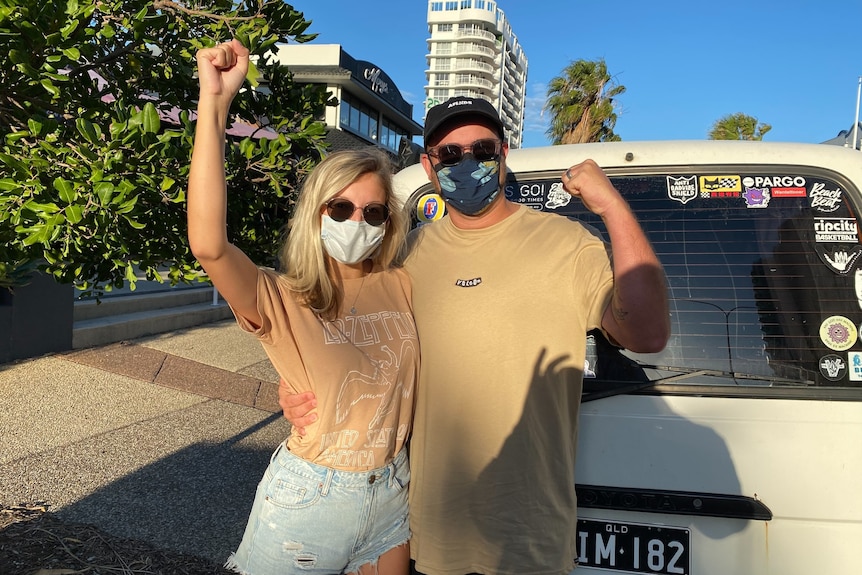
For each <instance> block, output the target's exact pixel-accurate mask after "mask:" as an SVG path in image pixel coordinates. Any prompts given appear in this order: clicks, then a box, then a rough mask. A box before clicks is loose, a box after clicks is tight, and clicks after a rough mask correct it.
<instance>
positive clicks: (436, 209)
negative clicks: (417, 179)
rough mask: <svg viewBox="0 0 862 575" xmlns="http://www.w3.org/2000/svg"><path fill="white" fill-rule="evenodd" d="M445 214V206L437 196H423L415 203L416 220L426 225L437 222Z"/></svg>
mask: <svg viewBox="0 0 862 575" xmlns="http://www.w3.org/2000/svg"><path fill="white" fill-rule="evenodd" d="M445 213H446V204H445V203H443V198H441V197H440V195H439V194H425V195H424V196H422V197H421V198H419V201H418V202H417V203H416V219H417V220H419V222H420V223H423V224H427V223H429V222H433V221H435V220H439V219H440V218H442V217H443V214H445Z"/></svg>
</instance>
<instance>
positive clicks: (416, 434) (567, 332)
mask: <svg viewBox="0 0 862 575" xmlns="http://www.w3.org/2000/svg"><path fill="white" fill-rule="evenodd" d="M424 138H425V142H424V143H425V154H423V155H422V165H423V166H424V168H425V171H426V172H427V173H428V177H429V179H430V180H431V182H433V184H434V185H435V187H436V188H437V191H438V193H440V195H441V196H442V197H443V199H444V201H445V202H446V205H447V206H448V210H447V216H446V217H444V218H443V219H441V220H439V221H437V222H433V223H431V224H427V225H424V226H422V227H420V228H418V229H417V230H416V231H415V232H414V234H413V235H412V237H411V241H410V245H409V249H408V253H407V256H406V259H405V262H404V266H405V268H406V269H407V270H408V272H409V273H410V275H411V277H412V281H413V306H414V314H415V319H416V324H417V328H418V331H419V341H420V345H421V352H422V360H421V368H420V381H419V385H418V388H417V396H416V402H417V404H416V411H415V420H414V424H413V437H412V440H411V443H410V466H411V472H412V479H411V482H410V491H409V493H410V527H411V530H412V532H413V537H412V539H411V542H410V547H411V556H412V557H413V559H414V562H415V570H416V572H417V573H422V574H427V575H438V574H439V575H444V574H445V575H460V574H465V573H482V574H488V575H490V574H511V575H515V574H517V575H523V574H528V573H529V574H536V575H539V574H542V575H544V574H548V575H551V574H554V575H556V574H561V575H562V574H566V573H569V571H571V569H573V567H574V559H575V558H576V557H577V555H578V553H577V551H576V543H577V518H576V512H577V501H576V496H575V478H574V469H575V449H576V445H577V431H578V410H579V407H580V397H581V389H582V378H583V367H584V356H585V343H586V333H587V331H589V330H591V329H594V328H601V329H602V330H603V331H604V332H605V334H606V335H607V336H608V339H610V340H611V341H613V342H614V343H616V344H618V345H619V346H621V347H624V348H627V349H629V350H632V351H636V352H644V353H649V352H657V351H660V350H661V349H662V348H664V346H665V344H666V343H667V339H668V337H669V333H670V325H669V317H668V305H667V293H666V286H665V281H664V273H663V271H662V268H661V264H660V263H659V261H658V259H657V258H656V256H655V254H654V252H653V250H652V248H651V246H650V245H649V242H648V240H647V238H646V236H645V235H644V233H643V231H642V230H641V228H640V225H639V224H638V223H637V221H636V219H635V217H634V215H633V214H632V212H631V210H630V209H629V206H628V204H627V202H626V201H625V200H624V199H623V198H622V196H621V195H620V194H619V192H618V191H617V190H616V189H615V188H614V187H613V185H612V184H611V182H610V180H608V178H607V177H606V176H605V174H604V172H603V171H602V170H601V168H599V166H598V165H596V163H595V162H593V161H592V160H585V161H583V162H581V163H579V164H576V165H573V166H571V167H570V168H569V169H568V170H566V171H565V173H564V174H563V175H562V183H563V187H564V189H565V190H566V191H567V192H568V193H569V194H571V195H573V196H576V197H579V198H580V199H581V200H582V201H583V202H584V204H585V206H586V207H587V208H588V209H589V210H590V211H592V212H593V213H595V214H597V215H599V216H600V217H601V218H602V219H603V221H604V223H605V225H606V228H607V231H608V235H609V238H610V251H611V257H609V254H608V251H607V249H606V246H605V244H604V243H603V242H602V241H601V240H600V239H598V238H596V237H595V236H594V235H593V234H592V233H590V232H589V231H588V230H587V229H586V228H585V227H584V226H583V225H582V224H580V223H578V222H573V221H571V220H569V219H567V218H563V217H559V216H557V215H555V214H548V213H543V212H539V211H536V210H532V209H530V208H527V207H524V206H521V205H519V204H515V203H513V202H510V201H509V200H507V199H506V197H505V191H504V190H505V186H504V183H505V174H506V168H505V165H506V164H505V162H506V155H507V153H508V145H507V143H506V142H505V134H504V131H503V125H502V123H501V121H500V118H499V115H498V114H497V112H496V110H495V109H494V107H493V106H492V105H491V104H490V103H489V102H487V101H486V100H483V99H479V98H467V97H456V98H452V99H450V100H448V101H446V102H444V103H442V104H439V105H437V106H435V107H433V108H431V109H430V110H429V111H428V115H427V117H426V123H425V134H424ZM611 260H612V261H613V266H611ZM286 399H287V398H286V397H282V405H283V406H284V407H285V415H286V416H287V417H288V419H291V420H292V421H294V423H296V424H298V425H304V424H305V423H307V422H310V421H311V419H305V418H301V417H299V415H300V414H305V413H306V412H307V407H308V404H307V403H304V404H302V405H300V406H298V407H295V408H291V407H289V405H290V403H289V402H286V401H285V400H286Z"/></svg>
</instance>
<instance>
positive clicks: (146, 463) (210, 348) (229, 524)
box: [0, 319, 290, 563]
mask: <svg viewBox="0 0 862 575" xmlns="http://www.w3.org/2000/svg"><path fill="white" fill-rule="evenodd" d="M277 381H278V375H277V374H276V372H275V370H274V369H273V368H272V365H271V364H270V363H269V360H268V359H267V358H266V355H265V354H264V352H263V349H262V348H261V346H260V344H259V343H258V341H257V340H256V339H254V338H253V337H252V336H250V335H248V334H246V333H243V332H242V331H241V330H240V329H239V327H237V325H236V322H235V321H234V320H232V319H231V320H224V321H219V322H216V323H212V324H206V325H202V326H198V327H194V328H189V329H185V330H181V331H176V332H170V333H164V334H160V335H156V336H150V337H146V338H141V339H136V340H131V341H127V342H121V343H116V344H111V345H107V346H103V347H97V348H91V349H85V350H76V351H73V352H68V353H61V354H54V355H50V356H46V357H41V358H36V359H31V360H26V361H20V362H15V363H9V364H2V365H0V505H3V506H15V505H22V504H33V503H44V504H46V505H48V506H49V510H50V511H51V512H53V513H55V514H56V515H58V516H59V517H61V518H63V519H65V520H68V521H74V522H79V523H88V524H93V525H96V526H97V527H99V528H100V529H102V530H104V531H106V532H108V533H110V534H112V535H116V536H119V537H124V538H132V539H138V540H143V541H147V542H150V543H153V544H155V545H158V546H159V547H162V548H164V549H170V550H173V551H179V552H183V553H189V554H193V555H198V556H201V557H206V558H208V559H211V560H213V561H216V562H220V563H221V562H223V561H224V560H225V559H226V558H227V556H228V555H229V554H230V553H231V552H232V551H233V550H234V548H235V547H236V545H237V544H238V543H239V540H240V538H241V537H242V532H243V529H244V528H245V522H246V519H247V516H248V511H249V509H250V508H251V503H252V499H253V497H254V491H255V488H256V486H257V482H258V481H259V480H260V477H261V475H262V474H263V471H264V469H265V468H266V465H267V463H268V461H269V456H270V454H271V452H272V450H273V449H275V447H276V446H277V445H278V443H279V442H280V441H283V440H284V439H285V438H286V437H287V435H288V433H289V431H290V424H288V423H287V421H285V420H284V418H283V417H281V412H280V410H279V407H278V403H277V387H276V386H277Z"/></svg>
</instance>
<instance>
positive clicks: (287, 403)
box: [278, 379, 317, 436]
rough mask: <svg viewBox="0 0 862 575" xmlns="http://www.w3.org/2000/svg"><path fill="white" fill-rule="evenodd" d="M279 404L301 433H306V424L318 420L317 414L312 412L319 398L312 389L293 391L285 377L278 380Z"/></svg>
mask: <svg viewBox="0 0 862 575" xmlns="http://www.w3.org/2000/svg"><path fill="white" fill-rule="evenodd" d="M278 404H279V405H280V406H281V410H282V412H283V413H284V418H285V419H287V420H288V421H289V422H290V424H291V425H292V426H293V430H294V431H295V432H296V433H297V434H298V435H299V436H303V435H305V426H306V425H311V424H312V423H314V422H315V421H317V414H316V413H312V411H313V410H314V409H316V408H317V398H316V397H315V395H314V392H312V391H306V392H303V393H293V391H292V390H291V389H290V388H289V387H288V386H287V382H285V381H284V379H279V381H278Z"/></svg>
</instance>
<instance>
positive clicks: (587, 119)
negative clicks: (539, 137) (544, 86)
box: [544, 59, 626, 145]
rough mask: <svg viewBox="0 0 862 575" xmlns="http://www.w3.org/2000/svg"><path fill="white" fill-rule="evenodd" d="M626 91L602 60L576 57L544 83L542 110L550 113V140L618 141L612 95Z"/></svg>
mask: <svg viewBox="0 0 862 575" xmlns="http://www.w3.org/2000/svg"><path fill="white" fill-rule="evenodd" d="M625 91H626V89H625V87H624V86H621V85H618V84H617V83H616V82H615V81H614V79H613V78H612V77H611V76H610V75H609V74H608V67H607V65H606V64H605V61H604V60H602V59H600V60H597V61H590V60H577V61H575V62H572V63H571V64H569V65H568V66H567V67H566V68H565V69H564V70H563V73H562V75H561V76H559V77H556V78H554V79H553V80H551V82H550V84H549V85H548V92H547V100H546V102H545V107H544V111H546V112H549V113H550V115H551V124H550V128H548V131H547V134H548V136H550V138H551V143H552V144H554V145H557V144H581V143H585V142H612V141H619V139H620V137H619V136H617V135H616V134H614V126H615V125H616V122H617V115H616V113H615V111H614V110H615V103H614V98H615V97H617V96H619V95H620V94H622V93H624V92H625Z"/></svg>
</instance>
